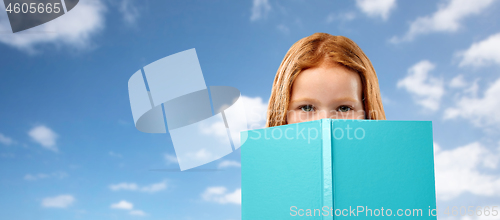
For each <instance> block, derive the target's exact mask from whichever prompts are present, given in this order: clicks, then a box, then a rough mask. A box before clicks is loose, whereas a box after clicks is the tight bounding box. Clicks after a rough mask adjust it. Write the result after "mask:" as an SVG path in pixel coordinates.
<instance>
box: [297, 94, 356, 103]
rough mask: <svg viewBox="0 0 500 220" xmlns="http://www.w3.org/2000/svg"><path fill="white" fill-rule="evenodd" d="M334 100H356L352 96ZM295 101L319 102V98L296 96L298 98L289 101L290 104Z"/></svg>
mask: <svg viewBox="0 0 500 220" xmlns="http://www.w3.org/2000/svg"><path fill="white" fill-rule="evenodd" d="M335 101H336V102H357V101H356V100H355V99H353V98H352V97H347V96H346V97H342V98H339V99H336V100H335ZM295 102H311V103H320V101H319V100H317V99H315V98H308V97H305V98H298V99H294V100H291V101H290V104H292V103H295Z"/></svg>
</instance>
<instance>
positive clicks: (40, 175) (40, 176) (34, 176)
mask: <svg viewBox="0 0 500 220" xmlns="http://www.w3.org/2000/svg"><path fill="white" fill-rule="evenodd" d="M67 176H68V174H66V173H65V172H53V173H49V174H45V173H38V174H29V173H28V174H26V175H25V176H24V179H25V180H28V181H35V180H40V179H46V178H51V177H52V178H59V179H62V178H65V177H67Z"/></svg>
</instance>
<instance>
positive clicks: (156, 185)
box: [109, 180, 167, 193]
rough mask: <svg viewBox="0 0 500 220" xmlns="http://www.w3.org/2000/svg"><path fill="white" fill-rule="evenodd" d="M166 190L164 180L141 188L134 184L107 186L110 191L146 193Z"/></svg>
mask: <svg viewBox="0 0 500 220" xmlns="http://www.w3.org/2000/svg"><path fill="white" fill-rule="evenodd" d="M166 188H167V181H166V180H163V181H162V182H159V183H153V184H151V185H147V186H142V187H139V186H138V185H137V184H136V183H118V184H113V185H110V186H109V189H111V190H112V191H121V190H128V191H141V192H147V193H155V192H159V191H162V190H165V189H166Z"/></svg>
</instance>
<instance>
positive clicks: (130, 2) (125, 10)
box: [118, 0, 140, 25]
mask: <svg viewBox="0 0 500 220" xmlns="http://www.w3.org/2000/svg"><path fill="white" fill-rule="evenodd" d="M118 9H119V10H120V12H121V13H122V16H123V20H124V21H125V22H126V23H127V24H129V25H135V24H136V22H137V19H138V18H139V16H140V13H139V9H138V8H137V6H136V5H135V4H134V0H123V1H121V4H120V6H119V8H118Z"/></svg>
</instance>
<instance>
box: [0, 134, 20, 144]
mask: <svg viewBox="0 0 500 220" xmlns="http://www.w3.org/2000/svg"><path fill="white" fill-rule="evenodd" d="M0 143H2V144H4V145H11V144H15V143H16V142H15V141H14V140H12V138H10V137H7V136H5V135H3V134H2V133H0Z"/></svg>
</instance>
